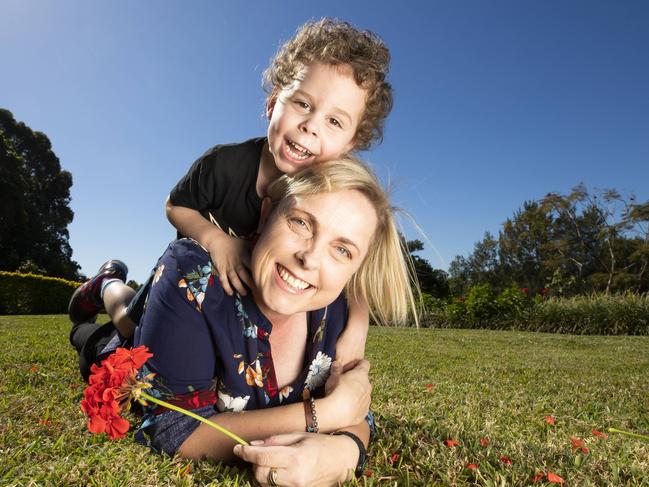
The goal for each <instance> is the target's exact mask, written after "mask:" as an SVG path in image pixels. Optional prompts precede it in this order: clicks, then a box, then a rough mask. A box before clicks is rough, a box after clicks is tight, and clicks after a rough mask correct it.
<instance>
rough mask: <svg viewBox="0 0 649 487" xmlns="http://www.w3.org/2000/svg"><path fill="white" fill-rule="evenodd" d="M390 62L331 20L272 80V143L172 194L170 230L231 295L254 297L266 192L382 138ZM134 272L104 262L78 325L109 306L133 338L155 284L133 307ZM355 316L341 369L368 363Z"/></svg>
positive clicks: (279, 62) (359, 307) (377, 46)
mask: <svg viewBox="0 0 649 487" xmlns="http://www.w3.org/2000/svg"><path fill="white" fill-rule="evenodd" d="M389 61H390V54H389V51H388V49H387V47H386V46H385V44H383V42H382V41H381V40H380V39H379V38H378V37H377V36H376V35H375V34H373V33H370V32H368V31H358V30H357V29H355V28H354V27H352V26H351V25H350V24H348V23H346V22H341V21H336V20H331V19H322V20H320V21H318V22H309V23H307V24H305V25H304V26H302V27H301V28H300V29H299V30H298V32H297V34H296V36H295V37H294V38H293V39H291V40H290V41H289V42H287V43H286V44H285V45H284V46H282V48H281V49H280V50H279V52H278V53H277V55H276V56H275V58H274V59H273V60H272V62H271V65H270V66H269V68H268V69H267V70H266V72H265V73H264V82H265V87H266V88H267V90H268V92H269V94H268V97H267V100H266V114H267V117H268V120H269V125H268V134H267V137H264V138H257V139H251V140H248V141H246V142H243V143H241V144H231V145H220V146H215V147H213V148H212V149H210V150H208V151H207V152H206V153H205V154H204V155H203V156H201V157H200V158H199V159H198V160H197V161H196V162H195V163H194V164H193V166H192V167H191V169H190V170H189V172H188V173H187V174H186V175H185V176H184V177H183V178H182V179H181V180H180V181H179V182H178V184H177V185H176V186H175V187H174V188H173V189H172V191H171V193H170V195H169V197H168V199H167V207H166V209H167V217H168V218H169V221H170V222H171V223H172V224H173V225H174V226H175V227H176V228H177V229H178V236H179V237H182V236H185V237H191V238H193V239H194V240H196V241H198V242H199V243H200V244H201V245H202V246H203V247H205V248H206V249H207V250H208V251H209V253H210V256H211V258H212V262H213V265H214V268H215V270H216V272H217V274H218V276H219V279H220V280H221V283H222V285H223V288H224V289H225V291H226V292H227V293H228V294H232V292H233V290H236V291H237V292H239V293H240V294H246V288H245V286H244V284H246V285H248V286H250V284H251V279H250V276H249V273H248V264H249V255H250V247H249V245H250V240H251V239H252V238H254V233H255V231H256V229H257V223H258V219H259V214H260V210H261V202H262V200H263V198H264V197H265V196H266V188H267V186H268V184H269V183H270V182H272V181H273V180H275V179H276V178H278V177H280V176H281V175H282V174H293V173H295V172H297V171H299V170H300V169H301V168H302V167H305V166H306V165H309V164H316V163H318V162H324V161H328V160H332V159H336V158H339V157H340V156H341V155H343V154H345V153H347V152H350V151H352V150H364V149H367V148H369V146H370V143H371V142H372V140H375V139H378V140H380V139H381V137H382V133H383V123H384V120H385V117H386V116H387V115H388V113H389V112H390V109H391V108H392V94H391V87H390V85H389V83H388V82H387V81H386V75H387V72H388V69H389ZM126 272H127V270H126V266H125V265H124V264H123V263H121V262H119V261H109V262H107V263H105V264H104V265H103V266H102V268H101V269H100V271H99V273H98V274H97V275H96V276H94V277H93V278H92V279H91V280H90V281H88V282H87V283H86V284H84V285H83V286H81V287H80V288H79V289H78V290H77V292H75V294H74V296H73V298H72V300H71V301H70V307H69V311H70V318H71V319H72V321H73V322H75V323H81V322H87V321H91V320H92V319H93V318H94V316H96V314H97V313H98V312H99V311H100V310H101V308H104V307H105V309H106V311H107V313H108V314H109V315H110V317H111V319H112V321H113V323H114V325H115V327H116V328H117V329H118V331H119V332H120V333H121V334H122V335H124V336H127V337H128V336H130V335H131V334H132V333H133V330H134V328H135V324H136V323H137V322H138V321H139V318H140V316H141V314H142V311H143V308H144V302H145V298H146V294H147V290H148V287H149V285H150V284H149V283H150V282H151V279H149V282H148V283H147V284H146V285H145V286H144V287H143V289H141V290H140V292H139V293H138V294H137V295H136V296H135V298H133V296H134V294H135V293H134V291H133V290H132V289H130V288H129V287H127V286H126V285H125V284H123V282H124V281H125V279H126ZM113 283H115V285H112V284H113ZM108 284H111V285H110V286H108ZM349 307H350V310H349V311H350V312H349V322H348V325H347V328H346V330H345V332H344V334H343V335H342V337H341V339H340V340H339V342H338V343H339V344H338V348H337V350H336V353H337V357H336V358H337V359H338V360H340V361H341V362H342V363H343V364H346V363H350V362H352V361H354V360H356V359H360V358H362V357H363V355H364V348H365V339H366V336H367V327H368V321H369V317H368V310H367V306H366V305H365V303H358V302H353V303H350V305H349ZM71 339H72V337H71Z"/></svg>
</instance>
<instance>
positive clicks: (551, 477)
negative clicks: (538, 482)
mask: <svg viewBox="0 0 649 487" xmlns="http://www.w3.org/2000/svg"><path fill="white" fill-rule="evenodd" d="M547 477H548V482H551V483H553V484H563V482H564V480H563V479H562V478H561V477H559V476H558V475H557V474H556V473H552V472H548V475H547Z"/></svg>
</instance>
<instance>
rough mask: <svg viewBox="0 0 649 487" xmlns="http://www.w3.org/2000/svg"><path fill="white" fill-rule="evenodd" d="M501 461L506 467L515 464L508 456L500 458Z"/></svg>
mask: <svg viewBox="0 0 649 487" xmlns="http://www.w3.org/2000/svg"><path fill="white" fill-rule="evenodd" d="M500 461H501V462H503V463H504V464H505V465H511V464H512V463H514V462H513V461H512V459H511V458H509V457H508V456H507V455H502V456H501V457H500Z"/></svg>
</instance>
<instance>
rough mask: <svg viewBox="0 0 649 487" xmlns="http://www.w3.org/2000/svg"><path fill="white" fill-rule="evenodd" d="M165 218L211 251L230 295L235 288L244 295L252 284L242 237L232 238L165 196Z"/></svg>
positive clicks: (247, 253) (247, 250) (194, 212)
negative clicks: (247, 287) (246, 286)
mask: <svg viewBox="0 0 649 487" xmlns="http://www.w3.org/2000/svg"><path fill="white" fill-rule="evenodd" d="M165 209H166V213H167V219H168V220H169V221H170V222H171V224H172V225H173V226H174V227H176V229H177V230H178V231H179V232H180V233H181V234H183V235H186V236H187V237H190V238H193V239H194V240H196V241H197V242H198V243H199V244H201V245H202V246H203V247H204V248H206V249H207V251H208V252H209V253H210V258H211V259H212V263H213V264H214V267H215V269H216V272H217V274H218V276H219V279H220V281H221V284H222V285H223V290H224V291H225V292H226V293H228V294H229V295H232V288H233V287H234V288H235V289H236V290H237V292H238V293H239V294H242V295H245V294H246V288H245V287H244V286H243V283H245V284H246V285H248V286H249V287H250V286H251V285H252V279H251V278H250V274H249V272H248V268H249V267H250V249H249V248H248V243H247V242H246V241H245V240H242V239H239V238H235V237H231V236H230V235H227V234H226V233H225V232H223V231H222V230H221V229H220V228H219V227H217V226H216V225H214V224H212V223H211V222H209V221H208V220H206V219H205V218H203V215H201V214H200V212H198V211H196V210H193V209H191V208H186V207H184V206H176V205H174V204H173V203H171V198H170V197H167V202H166V205H165Z"/></svg>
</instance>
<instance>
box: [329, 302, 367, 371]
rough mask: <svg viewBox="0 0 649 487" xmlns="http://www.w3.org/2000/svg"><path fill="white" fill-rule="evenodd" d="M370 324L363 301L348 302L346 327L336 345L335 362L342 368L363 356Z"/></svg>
mask: <svg viewBox="0 0 649 487" xmlns="http://www.w3.org/2000/svg"><path fill="white" fill-rule="evenodd" d="M369 324H370V312H369V309H368V307H367V303H366V302H365V300H361V301H350V302H349V316H348V318H347V326H346V327H345V329H344V330H343V333H342V335H340V338H339V339H338V343H336V360H340V362H341V363H342V364H343V366H344V367H347V366H348V365H350V364H353V363H354V362H356V361H357V360H361V359H363V357H364V356H365V341H366V340H367V331H368V328H369Z"/></svg>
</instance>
